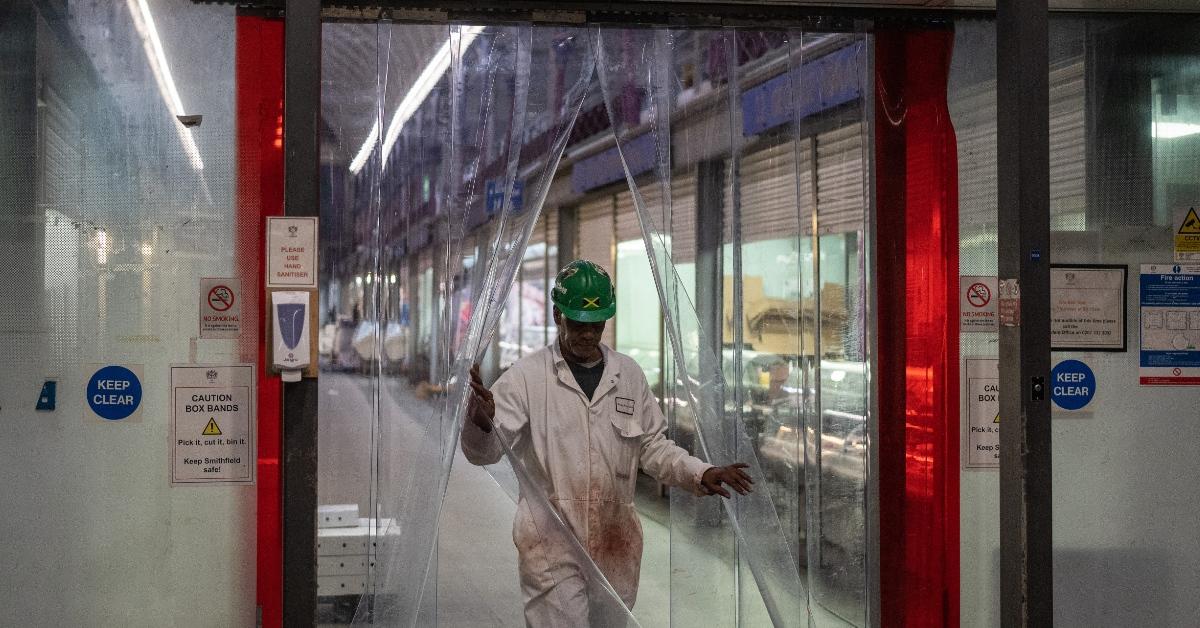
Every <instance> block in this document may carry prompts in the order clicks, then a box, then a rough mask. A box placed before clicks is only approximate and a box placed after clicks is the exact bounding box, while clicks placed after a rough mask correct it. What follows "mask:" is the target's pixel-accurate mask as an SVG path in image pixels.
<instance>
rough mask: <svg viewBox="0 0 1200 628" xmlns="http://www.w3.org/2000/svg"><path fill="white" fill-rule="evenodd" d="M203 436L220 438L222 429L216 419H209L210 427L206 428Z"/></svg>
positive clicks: (206, 426)
mask: <svg viewBox="0 0 1200 628" xmlns="http://www.w3.org/2000/svg"><path fill="white" fill-rule="evenodd" d="M201 434H202V435H203V436H220V435H221V428H220V427H218V426H217V420H216V419H215V418H214V419H209V420H208V425H205V426H204V431H203V432H202V433H201Z"/></svg>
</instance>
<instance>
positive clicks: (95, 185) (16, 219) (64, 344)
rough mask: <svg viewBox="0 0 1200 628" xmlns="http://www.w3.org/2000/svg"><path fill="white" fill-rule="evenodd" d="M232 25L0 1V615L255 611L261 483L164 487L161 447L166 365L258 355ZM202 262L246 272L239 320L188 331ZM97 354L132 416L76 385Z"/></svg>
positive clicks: (70, 617) (107, 616)
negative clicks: (224, 334)
mask: <svg viewBox="0 0 1200 628" xmlns="http://www.w3.org/2000/svg"><path fill="white" fill-rule="evenodd" d="M235 43H236V37H235V15H234V9H233V7H215V6H198V5H192V4H190V3H166V2H148V1H146V0H131V1H129V2H120V3H92V2H76V1H69V2H6V3H4V4H3V6H2V7H0V50H2V52H0V62H2V63H3V65H4V70H3V71H2V72H0V193H2V195H3V198H4V202H3V204H2V206H0V264H2V266H3V268H4V269H5V287H4V290H3V292H4V298H3V299H0V330H2V331H0V353H3V355H4V356H5V360H6V369H5V373H4V375H3V376H0V404H2V405H3V407H2V408H0V411H2V412H3V415H2V416H3V421H4V424H5V425H6V426H8V427H9V428H11V429H10V433H9V434H7V435H6V436H5V438H4V439H3V442H2V444H0V473H3V475H4V477H5V478H7V479H8V480H9V483H8V485H7V486H6V488H5V490H4V491H3V498H0V530H2V531H3V533H4V536H5V537H6V539H7V542H6V543H5V547H4V549H3V550H2V551H0V562H2V563H3V564H4V566H5V569H4V573H3V575H2V576H0V591H2V593H0V624H4V625H14V626H16V625H22V626H85V625H107V626H156V625H162V623H163V618H189V617H192V618H196V617H203V618H205V621H206V622H209V623H211V624H213V625H227V626H249V625H253V624H254V622H255V526H254V521H255V512H256V495H257V489H256V487H255V486H230V485H210V486H201V487H197V486H177V487H172V486H171V484H170V483H169V478H170V477H171V475H170V461H171V460H172V459H173V456H172V455H170V454H169V453H168V449H167V447H168V444H169V442H170V437H169V434H170V433H171V432H170V429H171V425H170V417H171V416H172V406H173V402H172V401H171V400H170V396H169V394H168V389H169V383H170V380H169V377H170V366H171V365H172V364H231V363H243V362H249V363H254V362H256V360H257V350H258V349H257V347H258V340H259V337H258V327H257V326H256V325H254V324H251V323H249V321H255V320H257V317H258V313H259V311H260V310H259V309H258V308H259V302H258V297H257V296H256V295H257V294H258V292H259V290H258V286H260V284H259V274H258V252H259V250H261V249H260V246H261V242H262V240H261V238H262V230H261V227H260V224H261V223H260V219H261V208H259V207H257V206H255V205H253V204H249V205H243V206H241V207H240V208H239V204H238V199H237V193H236V192H237V182H238V177H239V175H240V174H242V173H239V172H238V158H237V152H236V148H237V146H236V141H237V133H236V129H237V128H238V125H239V124H243V123H242V122H241V121H240V120H239V118H238V117H237V115H236V102H235V80H234V68H235V64H234V51H235ZM183 115H202V116H203V118H202V119H200V120H199V121H198V124H193V122H197V121H196V120H193V119H188V125H185V124H184V123H183V121H181V120H180V119H179V118H178V117H177V116H183ZM244 124H246V125H247V126H248V127H251V126H254V125H255V122H254V121H251V120H247V121H245V123H244ZM189 125H190V126H189ZM204 277H223V278H233V279H236V280H239V281H240V287H241V288H242V292H241V293H240V295H238V296H241V297H242V299H241V300H242V303H241V316H242V317H244V318H243V319H242V320H243V321H245V322H244V323H243V327H242V331H241V336H240V338H234V339H208V338H205V339H200V338H198V334H199V328H200V320H199V308H198V305H199V301H200V298H201V296H200V290H201V278H204ZM235 298H236V297H235ZM107 365H119V366H121V367H124V368H125V369H126V370H127V371H128V372H131V373H133V375H134V379H112V380H106V379H105V378H103V377H101V378H97V382H98V383H99V382H103V381H111V382H131V381H136V383H137V386H136V389H140V396H137V395H132V394H131V395H129V396H130V397H135V398H136V400H133V401H131V402H130V403H129V404H125V403H123V402H118V404H119V405H123V406H125V407H126V409H129V410H133V413H132V414H127V415H126V416H125V418H118V415H121V414H124V413H123V412H117V413H111V414H108V413H105V415H106V416H104V418H102V415H101V414H98V413H97V412H95V411H94V410H93V408H94V407H96V408H99V407H101V406H103V405H107V404H106V403H105V402H104V401H97V399H96V397H97V394H93V395H90V396H89V395H88V394H86V392H85V391H86V390H87V389H88V387H89V382H90V381H91V380H92V379H93V374H96V373H97V372H98V371H99V370H100V368H101V367H102V366H107ZM48 381H49V382H53V384H54V395H53V397H54V398H53V399H51V398H50V389H49V388H48V387H47V386H46V382H48ZM114 385H117V384H114ZM98 390H99V389H97V391H98ZM127 390H130V391H132V390H135V387H134V386H130V387H129V388H128V389H127ZM251 395H252V396H253V395H254V393H251ZM121 396H122V397H124V395H121ZM43 398H44V400H43ZM103 398H105V397H102V399H103ZM85 400H86V401H85ZM195 436H196V437H199V436H200V434H199V433H197V434H195ZM250 456H251V459H250V460H249V461H248V464H249V465H254V464H255V459H254V458H255V457H256V456H255V454H254V453H251V454H250ZM252 468H253V467H252ZM197 592H203V594H200V595H198V594H197ZM168 621H171V620H168ZM181 621H182V620H181Z"/></svg>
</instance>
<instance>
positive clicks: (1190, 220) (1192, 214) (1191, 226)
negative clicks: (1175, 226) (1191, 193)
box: [1179, 208, 1200, 234]
mask: <svg viewBox="0 0 1200 628" xmlns="http://www.w3.org/2000/svg"><path fill="white" fill-rule="evenodd" d="M1179 233H1183V234H1192V233H1195V234H1200V216H1197V215H1196V209H1195V208H1191V209H1188V213H1187V216H1185V217H1184V219H1183V224H1182V225H1179Z"/></svg>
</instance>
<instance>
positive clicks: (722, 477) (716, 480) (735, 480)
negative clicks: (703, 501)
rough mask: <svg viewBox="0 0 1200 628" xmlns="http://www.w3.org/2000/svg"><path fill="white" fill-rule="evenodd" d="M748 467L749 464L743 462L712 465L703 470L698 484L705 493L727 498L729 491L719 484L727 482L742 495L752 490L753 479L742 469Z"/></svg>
mask: <svg viewBox="0 0 1200 628" xmlns="http://www.w3.org/2000/svg"><path fill="white" fill-rule="evenodd" d="M749 467H750V465H748V464H746V463H744V462H738V463H735V464H731V465H729V466H728V467H713V468H711V469H709V470H708V471H705V472H704V475H703V476H702V477H701V478H700V485H701V486H702V487H704V491H705V492H706V493H707V494H709V495H720V496H721V497H724V498H725V499H729V497H730V495H729V491H727V490H725V488H724V487H723V486H721V484H728V485H729V487H730V488H732V489H733V490H735V491H737V492H738V493H740V494H742V495H745V494H747V493H751V492H753V491H754V487H753V484H754V480H753V479H752V478H751V477H750V474H749V473H746V472H745V471H742V469H747V468H749Z"/></svg>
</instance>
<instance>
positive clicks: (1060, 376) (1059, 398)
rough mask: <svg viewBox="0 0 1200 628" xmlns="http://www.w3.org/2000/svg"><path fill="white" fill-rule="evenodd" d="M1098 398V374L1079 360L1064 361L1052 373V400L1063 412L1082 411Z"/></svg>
mask: <svg viewBox="0 0 1200 628" xmlns="http://www.w3.org/2000/svg"><path fill="white" fill-rule="evenodd" d="M1095 396H1096V374H1095V373H1093V372H1092V369H1091V368H1090V367H1089V366H1088V365H1086V364H1084V363H1083V362H1080V361H1079V360H1063V361H1062V362H1059V363H1058V366H1055V367H1054V369H1053V370H1051V371H1050V399H1052V400H1053V401H1054V403H1055V405H1057V406H1058V407H1060V408H1062V409H1063V410H1082V409H1083V408H1084V407H1086V406H1087V405H1088V404H1089V403H1091V402H1092V398H1093V397H1095Z"/></svg>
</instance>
